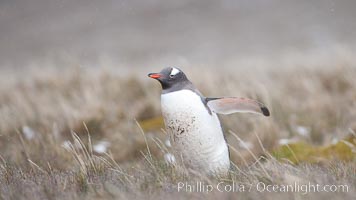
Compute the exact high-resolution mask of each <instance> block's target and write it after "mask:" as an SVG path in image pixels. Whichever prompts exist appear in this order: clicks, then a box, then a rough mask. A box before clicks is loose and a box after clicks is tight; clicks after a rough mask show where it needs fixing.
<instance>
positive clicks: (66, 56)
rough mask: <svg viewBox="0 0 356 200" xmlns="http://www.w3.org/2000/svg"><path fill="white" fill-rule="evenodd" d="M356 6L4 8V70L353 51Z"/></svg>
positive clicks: (257, 1)
mask: <svg viewBox="0 0 356 200" xmlns="http://www.w3.org/2000/svg"><path fill="white" fill-rule="evenodd" d="M355 19H356V1H355V0H294V1H287V0H254V1H250V0H222V1H214V0H210V1H207V0H180V1H166V0H162V1H158V0H145V1H143V0H142V1H138V0H125V1H123V0H0V66H1V67H4V66H5V67H9V66H10V67H12V66H16V67H25V66H28V65H29V64H36V63H52V64H54V65H59V66H60V65H67V64H78V65H91V66H95V65H100V63H102V62H110V63H111V64H113V65H120V66H128V67H137V66H152V65H166V64H170V63H171V65H175V64H178V65H179V64H185V63H198V64H201V65H204V64H207V63H209V64H213V65H214V64H215V65H217V64H219V65H224V63H225V62H226V63H228V62H230V61H233V60H238V59H242V58H246V57H253V56H276V55H280V54H283V53H285V52H306V51H309V50H314V49H316V50H318V49H320V50H323V51H325V50H328V49H332V48H335V46H342V47H344V48H350V49H353V48H354V46H355V44H356V42H355V41H356V40H355V30H356V20H355Z"/></svg>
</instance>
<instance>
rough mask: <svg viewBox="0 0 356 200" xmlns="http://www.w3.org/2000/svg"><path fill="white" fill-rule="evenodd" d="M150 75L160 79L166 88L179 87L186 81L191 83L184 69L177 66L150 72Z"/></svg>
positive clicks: (163, 87)
mask: <svg viewBox="0 0 356 200" xmlns="http://www.w3.org/2000/svg"><path fill="white" fill-rule="evenodd" d="M148 77H150V78H153V79H156V80H158V81H159V82H160V83H161V85H162V89H164V90H167V89H171V88H177V89H178V88H180V87H183V86H184V85H185V84H186V83H190V81H189V80H188V78H187V77H186V75H185V74H184V73H183V71H182V70H180V69H178V68H176V67H167V68H164V69H163V70H162V71H161V72H159V73H149V74H148Z"/></svg>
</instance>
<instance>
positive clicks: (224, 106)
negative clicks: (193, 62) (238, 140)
mask: <svg viewBox="0 0 356 200" xmlns="http://www.w3.org/2000/svg"><path fill="white" fill-rule="evenodd" d="M148 76H149V77H150V78H153V79H156V80H158V81H159V82H160V83H161V86H162V94H161V106H162V108H161V109H162V115H163V119H164V123H165V126H166V131H167V133H168V135H169V139H170V142H171V144H172V147H173V149H174V154H175V157H176V158H179V159H181V161H183V164H184V166H186V167H188V168H189V169H192V170H195V171H197V172H201V173H204V174H207V175H218V176H224V175H227V173H228V170H229V168H230V157H229V149H228V146H227V143H226V140H225V137H224V135H223V131H222V128H221V125H220V121H219V118H218V116H217V113H218V114H231V113H235V112H248V113H259V114H263V115H264V116H269V111H268V109H267V108H266V107H265V106H264V105H263V104H262V103H259V102H257V101H255V100H251V99H247V98H236V97H226V98H224V97H222V98H207V97H204V96H203V95H202V94H201V93H200V92H199V91H198V90H197V89H196V88H195V87H194V85H193V84H192V83H191V82H190V81H189V80H188V78H187V77H186V75H185V74H184V73H183V72H182V71H181V70H180V69H178V68H175V67H168V68H165V69H163V70H162V71H161V72H159V73H150V74H148ZM177 160H178V159H177Z"/></svg>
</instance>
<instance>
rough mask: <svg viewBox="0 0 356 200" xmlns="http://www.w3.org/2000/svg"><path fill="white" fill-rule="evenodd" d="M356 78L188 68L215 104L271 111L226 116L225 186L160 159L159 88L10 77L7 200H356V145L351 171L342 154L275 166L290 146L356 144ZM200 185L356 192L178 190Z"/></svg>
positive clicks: (122, 80) (5, 130) (86, 78)
mask: <svg viewBox="0 0 356 200" xmlns="http://www.w3.org/2000/svg"><path fill="white" fill-rule="evenodd" d="M355 69H356V68H355V66H347V65H343V66H332V67H329V68H325V69H320V68H315V69H306V68H299V69H298V68H293V69H288V70H272V69H270V70H263V71H262V70H256V71H253V70H249V71H243V72H242V71H241V70H240V71H239V70H232V69H231V70H223V71H222V72H221V73H219V74H218V75H216V73H215V71H214V70H213V69H207V70H205V72H204V73H201V72H200V73H198V72H197V71H194V70H190V69H187V70H185V71H186V73H187V74H188V76H189V77H190V79H191V80H192V82H193V83H195V85H196V86H197V87H198V88H199V89H201V91H202V92H203V94H205V95H206V96H209V97H214V96H245V97H251V98H254V99H259V100H260V101H262V102H265V103H266V105H267V106H268V107H269V108H270V110H271V113H272V116H271V117H269V118H265V117H260V116H256V115H249V114H234V115H229V116H221V119H222V123H223V128H224V130H225V133H226V138H227V140H228V143H229V145H230V152H231V157H232V161H233V163H234V164H236V165H235V166H234V167H233V168H234V169H232V171H231V177H229V178H228V179H226V180H217V179H214V178H211V177H204V176H201V175H199V174H194V173H193V174H192V172H187V171H186V170H184V169H180V168H179V167H178V168H177V167H172V166H169V165H167V164H166V163H165V161H164V160H163V154H164V153H166V152H168V151H169V149H168V148H167V147H165V145H164V140H165V137H166V136H165V133H164V131H163V130H161V126H162V122H161V119H160V104H159V93H160V86H159V85H158V83H156V82H155V81H152V80H148V78H146V73H142V71H141V72H135V73H133V74H131V75H126V76H123V75H120V74H115V73H114V71H111V70H99V69H95V70H85V69H80V68H75V69H74V70H62V71H61V70H52V71H51V70H43V71H40V70H32V71H27V72H26V73H23V72H22V73H20V72H17V73H10V74H2V75H1V80H0V156H1V157H0V199H28V198H29V199H51V198H59V199H77V198H86V199H97V198H104V199H107V198H113V199H116V198H124V199H126V198H148V199H150V198H151V199H155V198H157V197H160V198H162V199H163V198H168V197H169V198H182V197H183V198H203V199H204V198H207V197H212V198H226V199H227V198H231V197H235V196H240V197H241V198H246V199H247V198H253V199H260V198H265V199H275V198H300V197H302V198H303V197H308V198H316V197H318V198H319V199H321V198H325V197H330V198H331V197H332V198H338V199H345V198H349V199H351V198H352V197H353V196H355V195H356V191H355V185H356V167H355V166H356V159H355V154H356V153H355V152H354V151H352V150H354V147H355V146H354V145H355V144H354V143H352V142H349V143H347V144H346V146H345V148H350V149H349V150H350V152H351V151H352V152H353V154H351V159H348V160H347V161H344V160H342V156H337V154H335V156H332V155H331V156H330V155H328V156H327V159H326V158H323V157H322V155H321V154H318V155H319V156H320V158H319V159H316V160H317V162H315V160H314V159H313V164H311V163H309V160H308V159H306V160H301V161H300V162H299V164H298V165H295V164H291V163H290V162H289V161H288V160H286V159H283V158H279V160H276V158H275V157H273V156H271V153H270V152H274V151H276V149H278V148H279V147H280V146H281V144H280V143H279V142H281V139H288V140H289V141H295V142H304V143H307V144H310V145H313V146H317V147H318V148H324V147H328V146H329V145H331V144H335V141H336V142H337V141H339V140H342V139H345V138H349V137H355V135H354V134H355V133H354V130H356V79H355V77H356V70H355ZM153 70H159V69H153ZM207 80H209V81H207ZM136 122H137V123H136ZM138 124H139V125H138ZM141 128H143V132H142V130H141ZM102 141H105V142H106V144H109V145H108V149H107V151H106V153H100V152H98V151H97V150H96V149H95V146H96V145H97V144H98V143H100V142H102ZM246 147H248V148H246ZM343 148H344V147H343ZM284 149H289V148H287V147H286V148H284ZM343 150H344V149H342V151H343ZM347 151H348V150H347ZM292 152H293V151H292ZM325 152H327V153H328V154H333V151H325ZM348 152H349V151H348ZM282 153H283V152H282ZM289 153H290V152H289ZM293 153H294V152H293ZM293 153H292V154H291V153H290V154H291V155H292V156H295V155H293ZM296 156H297V157H298V156H299V155H296ZM287 159H291V158H287ZM194 181H205V182H206V183H211V184H215V183H217V182H219V181H225V182H227V183H229V182H236V183H246V184H257V183H258V182H261V181H262V182H264V183H271V184H290V183H292V182H300V183H308V182H312V183H314V184H316V183H318V184H336V185H337V184H343V185H344V184H347V185H349V187H350V188H349V192H338V193H326V192H319V193H309V194H307V195H303V194H301V193H261V192H257V191H252V192H243V193H220V192H216V191H214V192H212V193H209V194H206V193H187V192H178V191H177V183H178V182H190V183H194Z"/></svg>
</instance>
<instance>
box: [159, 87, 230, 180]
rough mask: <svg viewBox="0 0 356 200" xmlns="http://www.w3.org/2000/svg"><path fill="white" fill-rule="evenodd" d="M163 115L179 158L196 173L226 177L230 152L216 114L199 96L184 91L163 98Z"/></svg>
mask: <svg viewBox="0 0 356 200" xmlns="http://www.w3.org/2000/svg"><path fill="white" fill-rule="evenodd" d="M161 104H162V114H163V117H164V122H165V125H166V129H167V132H168V134H169V136H170V141H171V143H172V146H173V148H174V149H175V153H176V156H177V159H178V160H179V159H182V160H183V162H184V164H185V165H186V166H188V167H190V168H193V169H194V170H196V171H203V172H205V173H209V174H222V173H223V174H226V173H227V171H228V169H229V168H230V160H229V151H228V147H227V144H226V141H225V138H224V135H223V132H222V130H221V125H220V121H219V119H218V117H217V115H216V114H215V113H211V114H210V113H209V111H208V110H207V108H206V107H205V105H204V104H203V102H202V101H201V98H200V96H199V95H197V94H196V93H195V92H193V91H191V90H180V91H176V92H170V93H167V94H162V95H161Z"/></svg>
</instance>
